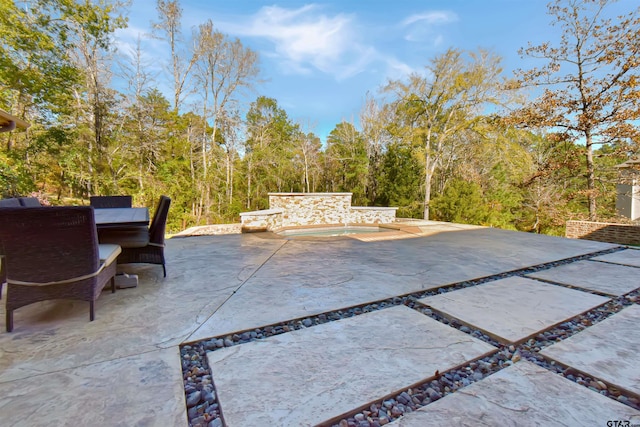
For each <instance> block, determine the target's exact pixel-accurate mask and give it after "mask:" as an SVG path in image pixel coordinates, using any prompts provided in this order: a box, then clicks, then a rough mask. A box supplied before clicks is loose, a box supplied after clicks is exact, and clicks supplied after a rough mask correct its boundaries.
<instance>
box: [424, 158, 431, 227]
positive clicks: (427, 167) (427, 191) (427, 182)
mask: <svg viewBox="0 0 640 427" xmlns="http://www.w3.org/2000/svg"><path fill="white" fill-rule="evenodd" d="M424 163H425V164H424V205H423V208H424V212H423V218H424V219H429V203H430V201H431V180H432V178H433V168H432V167H431V154H430V153H429V150H428V149H427V154H426V155H425V162H424Z"/></svg>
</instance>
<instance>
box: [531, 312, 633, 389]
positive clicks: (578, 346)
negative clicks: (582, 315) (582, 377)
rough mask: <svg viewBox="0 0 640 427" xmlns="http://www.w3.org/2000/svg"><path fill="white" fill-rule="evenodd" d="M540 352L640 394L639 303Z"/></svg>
mask: <svg viewBox="0 0 640 427" xmlns="http://www.w3.org/2000/svg"><path fill="white" fill-rule="evenodd" d="M541 353H542V354H543V355H545V356H548V357H550V358H552V359H554V360H557V361H559V362H560V363H562V364H565V365H568V366H571V367H573V368H575V369H578V370H580V371H582V372H585V373H587V374H589V375H591V376H594V377H596V378H600V379H603V380H605V381H608V382H610V383H612V384H614V385H616V386H617V387H619V388H621V389H625V390H627V391H630V392H631V393H635V394H636V395H640V306H638V305H632V306H630V307H627V308H625V309H624V310H622V311H620V312H619V313H616V314H614V315H613V316H611V317H609V318H608V319H605V320H603V321H602V322H600V323H597V324H595V325H593V326H591V327H590V328H588V329H586V330H584V331H582V332H580V333H578V334H576V335H574V336H572V337H569V338H567V339H566V340H563V341H562V342H559V343H557V344H553V345H552V346H550V347H547V348H546V349H544V350H542V351H541Z"/></svg>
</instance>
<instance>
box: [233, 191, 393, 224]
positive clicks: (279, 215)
mask: <svg viewBox="0 0 640 427" xmlns="http://www.w3.org/2000/svg"><path fill="white" fill-rule="evenodd" d="M351 197H352V193H269V209H263V210H259V211H253V212H243V213H241V214H240V218H241V223H242V231H243V232H253V231H278V230H281V229H284V228H292V227H309V226H322V225H332V226H335V225H379V224H390V223H393V222H395V220H396V210H397V208H389V207H370V206H367V207H364V206H351Z"/></svg>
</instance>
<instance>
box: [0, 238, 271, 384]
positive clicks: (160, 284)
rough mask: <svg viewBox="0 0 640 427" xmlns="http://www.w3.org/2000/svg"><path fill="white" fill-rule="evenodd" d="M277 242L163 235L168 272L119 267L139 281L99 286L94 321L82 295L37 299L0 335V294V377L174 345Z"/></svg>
mask: <svg viewBox="0 0 640 427" xmlns="http://www.w3.org/2000/svg"><path fill="white" fill-rule="evenodd" d="M230 237H233V238H230ZM243 243H244V244H243ZM280 245H282V242H278V241H265V240H263V239H258V238H255V237H251V236H242V237H241V236H226V237H224V236H221V237H215V238H211V237H194V238H189V239H169V240H168V241H167V249H166V250H167V254H166V255H167V277H166V278H164V277H162V267H160V266H157V265H145V264H139V265H130V266H126V267H125V270H126V271H129V272H135V273H136V274H138V275H139V277H140V283H139V285H138V287H136V288H130V289H119V290H118V291H117V292H116V293H115V294H112V293H111V291H110V290H105V291H104V292H103V293H102V295H100V297H99V298H98V300H97V301H96V318H95V320H94V321H93V322H89V303H87V302H85V301H74V300H52V301H43V302H41V303H36V304H31V305H28V306H26V307H22V308H19V309H17V310H16V311H15V312H14V316H15V318H14V330H13V332H12V333H4V317H5V316H4V313H5V305H4V300H0V303H2V304H0V318H1V319H2V321H1V323H0V328H2V333H0V356H1V357H0V383H2V382H5V381H13V380H17V379H20V378H24V377H27V376H29V375H33V374H37V375H40V374H42V373H46V372H52V371H57V370H62V369H69V368H73V367H76V366H81V365H86V364H91V363H97V362H102V361H105V360H113V359H117V358H120V357H127V356H130V355H134V354H140V353H145V352H149V351H153V350H156V349H158V348H167V347H171V346H177V345H179V344H180V343H181V342H182V341H183V340H185V339H186V337H187V336H189V334H191V333H192V332H193V331H194V330H195V329H196V328H197V327H198V326H200V324H201V323H202V322H204V321H205V320H206V319H207V318H208V317H209V316H210V315H211V313H213V312H214V311H215V310H216V308H218V307H219V306H220V305H221V304H222V303H223V302H224V301H226V300H227V298H228V297H229V295H231V294H233V292H234V291H235V290H236V289H237V288H238V287H239V286H240V285H241V284H242V283H243V281H244V280H246V278H247V277H249V276H250V275H251V274H252V273H253V271H255V270H256V269H257V268H258V267H259V266H260V265H261V264H262V263H264V262H265V260H267V259H268V257H269V256H270V255H271V254H272V253H273V251H274V250H275V249H277V248H278V247H279V246H280ZM212 260H218V261H217V262H213V261H212ZM5 288H6V286H5ZM4 292H6V289H5V291H4Z"/></svg>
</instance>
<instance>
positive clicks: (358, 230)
mask: <svg viewBox="0 0 640 427" xmlns="http://www.w3.org/2000/svg"><path fill="white" fill-rule="evenodd" d="M380 231H382V230H381V229H380V228H378V227H366V226H357V227H356V226H351V227H322V228H299V229H295V230H284V231H281V232H279V233H278V234H280V235H281V236H321V237H322V236H324V237H332V236H347V235H349V234H363V233H378V232H380Z"/></svg>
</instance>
